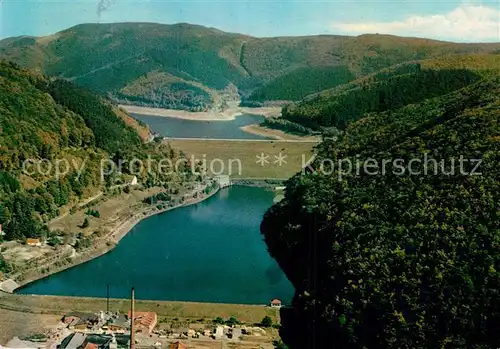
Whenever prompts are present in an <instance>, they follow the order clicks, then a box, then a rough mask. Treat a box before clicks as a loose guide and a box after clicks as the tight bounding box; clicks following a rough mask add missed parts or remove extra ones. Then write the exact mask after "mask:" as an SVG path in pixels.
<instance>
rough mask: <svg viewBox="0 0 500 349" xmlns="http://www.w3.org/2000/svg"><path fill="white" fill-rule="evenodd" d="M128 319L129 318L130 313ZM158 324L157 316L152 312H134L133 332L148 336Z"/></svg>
mask: <svg viewBox="0 0 500 349" xmlns="http://www.w3.org/2000/svg"><path fill="white" fill-rule="evenodd" d="M128 318H129V319H130V318H131V313H130V311H129V312H128ZM157 323H158V316H157V315H156V313H153V312H135V314H134V326H135V332H141V333H146V334H150V333H151V332H152V331H153V329H154V328H155V326H156V324H157Z"/></svg>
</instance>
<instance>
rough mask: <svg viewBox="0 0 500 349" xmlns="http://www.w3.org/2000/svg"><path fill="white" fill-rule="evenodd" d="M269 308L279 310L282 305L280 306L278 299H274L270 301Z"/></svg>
mask: <svg viewBox="0 0 500 349" xmlns="http://www.w3.org/2000/svg"><path fill="white" fill-rule="evenodd" d="M269 306H270V307H271V308H281V307H282V306H283V305H282V303H281V301H280V300H279V299H277V298H274V299H272V300H271V302H270V304H269Z"/></svg>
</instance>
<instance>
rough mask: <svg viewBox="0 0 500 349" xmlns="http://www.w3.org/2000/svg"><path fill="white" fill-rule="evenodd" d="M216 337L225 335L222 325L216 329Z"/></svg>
mask: <svg viewBox="0 0 500 349" xmlns="http://www.w3.org/2000/svg"><path fill="white" fill-rule="evenodd" d="M214 335H215V337H217V338H222V337H224V327H222V326H217V328H216V329H215V334H214Z"/></svg>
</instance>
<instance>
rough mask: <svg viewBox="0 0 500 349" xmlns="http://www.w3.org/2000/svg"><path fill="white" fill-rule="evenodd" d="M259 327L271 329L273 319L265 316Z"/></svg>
mask: <svg viewBox="0 0 500 349" xmlns="http://www.w3.org/2000/svg"><path fill="white" fill-rule="evenodd" d="M260 325H261V326H262V327H271V326H273V319H271V318H270V317H269V316H265V317H264V318H263V319H262V321H261V322H260Z"/></svg>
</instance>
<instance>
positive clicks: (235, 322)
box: [225, 316, 241, 326]
mask: <svg viewBox="0 0 500 349" xmlns="http://www.w3.org/2000/svg"><path fill="white" fill-rule="evenodd" d="M225 324H226V325H228V326H236V325H240V324H241V322H240V321H239V320H238V319H237V318H235V317H234V316H231V317H230V318H229V319H227V321H226V322H225Z"/></svg>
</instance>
